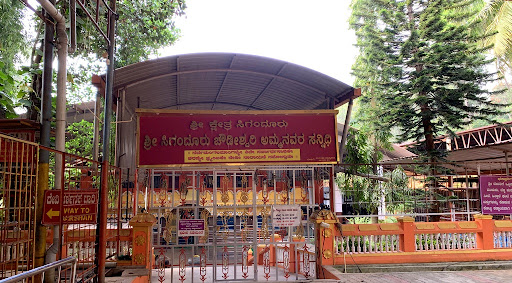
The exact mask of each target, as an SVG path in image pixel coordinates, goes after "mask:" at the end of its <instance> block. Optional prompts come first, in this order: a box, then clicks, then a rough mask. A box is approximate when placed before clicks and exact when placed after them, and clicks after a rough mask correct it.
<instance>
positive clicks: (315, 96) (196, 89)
mask: <svg viewBox="0 0 512 283" xmlns="http://www.w3.org/2000/svg"><path fill="white" fill-rule="evenodd" d="M96 82H97V80H96ZM114 94H115V95H116V96H122V97H124V99H125V103H126V104H127V105H128V107H129V108H131V109H134V108H154V109H185V110H186V109H189V110H295V109H303V110H308V109H333V108H335V107H336V106H339V105H341V104H343V103H345V102H347V101H348V100H349V99H350V98H352V97H356V96H359V91H358V90H355V89H354V88H353V87H351V86H349V85H347V84H345V83H343V82H340V81H338V80H336V79H334V78H331V77H329V76H326V75H324V74H321V73H319V72H316V71H314V70H311V69H308V68H305V67H302V66H299V65H296V64H292V63H288V62H285V61H280V60H276V59H271V58H266V57H260V56H254V55H246V54H235V53H197V54H185V55H176V56H170V57H163V58H158V59H155V60H149V61H145V62H140V63H137V64H133V65H130V66H126V67H123V68H119V69H117V70H116V71H115V74H114Z"/></svg>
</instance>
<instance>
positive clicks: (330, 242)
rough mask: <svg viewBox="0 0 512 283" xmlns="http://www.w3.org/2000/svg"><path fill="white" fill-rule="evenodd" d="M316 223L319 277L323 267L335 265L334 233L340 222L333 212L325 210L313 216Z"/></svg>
mask: <svg viewBox="0 0 512 283" xmlns="http://www.w3.org/2000/svg"><path fill="white" fill-rule="evenodd" d="M311 221H313V222H314V223H315V233H316V235H315V238H316V249H317V252H316V254H317V259H316V270H317V276H318V275H320V272H319V270H321V269H322V266H323V265H334V234H335V233H334V232H335V229H336V223H337V222H338V220H337V219H336V216H334V214H333V213H332V211H330V210H327V209H323V210H320V211H317V212H314V213H313V214H312V215H311Z"/></svg>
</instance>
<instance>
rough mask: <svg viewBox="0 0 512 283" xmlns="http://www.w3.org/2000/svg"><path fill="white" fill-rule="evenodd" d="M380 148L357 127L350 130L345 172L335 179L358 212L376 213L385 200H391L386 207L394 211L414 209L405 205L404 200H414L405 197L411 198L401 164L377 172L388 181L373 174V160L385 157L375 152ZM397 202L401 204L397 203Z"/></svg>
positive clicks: (386, 201) (359, 213) (387, 201)
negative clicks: (374, 177)
mask: <svg viewBox="0 0 512 283" xmlns="http://www.w3.org/2000/svg"><path fill="white" fill-rule="evenodd" d="M379 151H380V148H375V147H374V146H373V145H372V143H371V142H370V140H369V139H368V136H367V134H365V133H364V132H361V131H357V130H354V129H350V130H349V135H348V137H347V147H346V157H345V159H344V162H345V163H346V165H345V166H346V167H345V172H343V173H339V174H338V175H337V176H336V180H335V182H336V184H337V185H338V188H340V190H341V192H342V194H343V195H344V196H347V197H352V199H353V202H352V208H353V209H354V212H355V213H356V214H358V215H361V214H376V212H377V208H378V207H379V206H380V205H382V203H381V202H382V201H384V202H385V203H387V204H388V205H386V209H387V210H388V212H391V213H394V212H396V211H397V210H400V212H403V211H405V210H407V209H411V207H404V204H408V203H411V202H406V201H404V200H409V199H410V189H409V188H408V177H407V175H406V174H405V172H404V170H403V169H402V168H401V167H396V168H394V169H393V170H390V171H386V172H380V173H379V174H378V175H381V177H383V179H387V181H381V180H376V179H373V178H372V177H371V176H370V175H373V176H374V174H373V173H374V172H375V169H374V166H373V164H372V163H374V162H378V161H380V159H381V158H382V154H375V152H379ZM375 156H378V159H377V160H374V157H375ZM379 171H380V170H379ZM365 175H366V176H365ZM397 203H399V204H400V205H401V207H399V205H394V204H397Z"/></svg>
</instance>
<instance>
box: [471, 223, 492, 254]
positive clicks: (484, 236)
mask: <svg viewBox="0 0 512 283" xmlns="http://www.w3.org/2000/svg"><path fill="white" fill-rule="evenodd" d="M474 217H475V222H476V224H477V225H478V228H481V229H482V231H481V232H478V233H476V247H477V248H478V249H481V250H492V249H494V220H492V215H482V214H476V215H475V216H474Z"/></svg>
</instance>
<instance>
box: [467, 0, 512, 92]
mask: <svg viewBox="0 0 512 283" xmlns="http://www.w3.org/2000/svg"><path fill="white" fill-rule="evenodd" d="M474 6H475V7H476V9H478V11H479V12H478V13H477V14H476V15H475V16H474V17H473V20H472V21H473V23H474V24H475V25H474V26H475V28H476V29H477V30H478V31H480V32H484V33H487V34H490V36H488V37H484V38H482V41H481V44H482V45H483V46H488V45H492V46H493V47H492V51H493V54H494V55H495V56H496V59H497V60H496V65H497V68H498V70H500V72H501V73H502V74H503V75H504V76H506V75H507V73H510V72H511V71H512V2H511V1H504V0H489V1H485V0H478V1H476V3H474ZM509 88H510V85H509Z"/></svg>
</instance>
